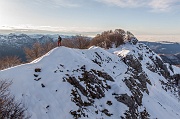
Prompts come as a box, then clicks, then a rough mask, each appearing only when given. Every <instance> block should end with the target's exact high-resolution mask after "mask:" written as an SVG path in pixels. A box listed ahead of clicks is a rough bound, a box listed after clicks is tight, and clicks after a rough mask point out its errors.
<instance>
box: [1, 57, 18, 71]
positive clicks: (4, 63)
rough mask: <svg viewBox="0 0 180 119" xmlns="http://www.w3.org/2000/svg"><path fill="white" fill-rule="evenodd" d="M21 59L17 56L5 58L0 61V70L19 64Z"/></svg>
mask: <svg viewBox="0 0 180 119" xmlns="http://www.w3.org/2000/svg"><path fill="white" fill-rule="evenodd" d="M21 63H22V62H21V59H20V58H19V57H17V56H6V57H4V58H1V59H0V70H2V69H6V68H9V67H13V66H16V65H19V64H21Z"/></svg>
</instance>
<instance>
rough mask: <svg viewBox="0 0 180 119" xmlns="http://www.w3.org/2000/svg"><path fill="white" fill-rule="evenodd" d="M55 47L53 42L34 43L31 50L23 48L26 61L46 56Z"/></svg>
mask: <svg viewBox="0 0 180 119" xmlns="http://www.w3.org/2000/svg"><path fill="white" fill-rule="evenodd" d="M55 47H56V45H55V43H54V42H47V43H45V44H40V43H35V44H34V45H33V47H32V48H24V52H25V54H26V59H27V61H28V62H30V61H32V60H35V59H37V58H39V57H41V56H42V55H44V54H46V53H47V52H48V51H50V50H51V49H53V48H55Z"/></svg>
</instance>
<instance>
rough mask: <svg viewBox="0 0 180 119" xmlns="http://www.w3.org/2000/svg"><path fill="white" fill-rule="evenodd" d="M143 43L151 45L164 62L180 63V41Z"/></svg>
mask: <svg viewBox="0 0 180 119" xmlns="http://www.w3.org/2000/svg"><path fill="white" fill-rule="evenodd" d="M142 43H144V44H146V45H147V46H148V47H150V48H151V49H152V50H153V51H154V52H156V53H157V54H159V55H160V56H161V58H162V59H163V60H164V62H167V63H170V64H173V65H180V43H176V42H165V41H163V42H147V41H143V42H142Z"/></svg>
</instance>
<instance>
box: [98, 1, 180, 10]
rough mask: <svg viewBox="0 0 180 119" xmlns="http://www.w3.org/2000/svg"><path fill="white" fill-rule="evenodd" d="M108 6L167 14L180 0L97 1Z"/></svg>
mask: <svg viewBox="0 0 180 119" xmlns="http://www.w3.org/2000/svg"><path fill="white" fill-rule="evenodd" d="M95 1H98V2H101V3H104V4H107V5H115V6H119V7H122V8H124V7H126V8H138V7H144V8H150V9H151V11H153V12H167V11H170V10H172V9H174V8H175V7H177V4H180V1H179V0H95Z"/></svg>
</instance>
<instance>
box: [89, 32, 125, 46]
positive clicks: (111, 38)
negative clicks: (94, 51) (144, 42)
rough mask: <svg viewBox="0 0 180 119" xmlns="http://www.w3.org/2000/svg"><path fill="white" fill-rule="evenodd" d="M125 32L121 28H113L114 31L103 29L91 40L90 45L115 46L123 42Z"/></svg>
mask: <svg viewBox="0 0 180 119" xmlns="http://www.w3.org/2000/svg"><path fill="white" fill-rule="evenodd" d="M125 36H126V32H125V31H124V30H122V29H115V31H112V30H109V31H104V32H102V33H101V34H98V35H96V36H95V37H94V38H93V39H92V41H91V43H90V44H91V46H92V45H95V46H100V47H103V48H110V47H112V45H113V44H114V45H115V47H118V46H119V45H121V44H123V43H124V40H125Z"/></svg>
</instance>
